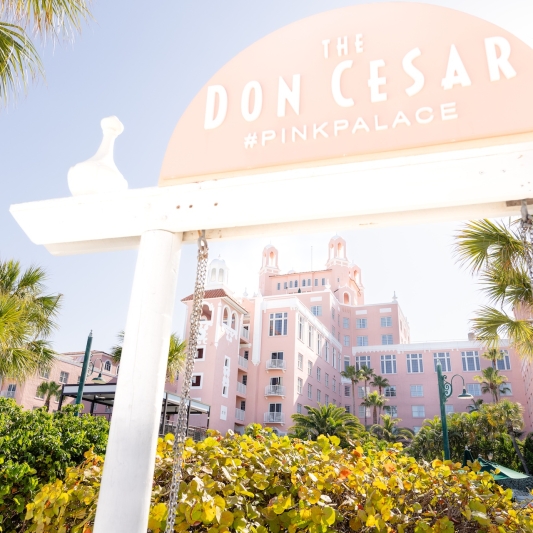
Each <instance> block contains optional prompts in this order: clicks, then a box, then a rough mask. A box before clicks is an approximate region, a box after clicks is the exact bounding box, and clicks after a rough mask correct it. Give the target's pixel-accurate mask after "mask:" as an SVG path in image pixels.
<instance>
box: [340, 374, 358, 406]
mask: <svg viewBox="0 0 533 533" xmlns="http://www.w3.org/2000/svg"><path fill="white" fill-rule="evenodd" d="M341 376H342V377H343V378H346V379H349V380H350V383H351V384H352V401H353V413H352V414H353V415H355V413H356V410H355V386H356V385H357V384H358V383H359V380H360V379H361V374H360V371H359V370H356V369H355V366H347V367H346V369H345V370H343V371H342V372H341Z"/></svg>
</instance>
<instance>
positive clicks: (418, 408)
mask: <svg viewBox="0 0 533 533" xmlns="http://www.w3.org/2000/svg"><path fill="white" fill-rule="evenodd" d="M412 412H413V418H425V416H426V408H425V406H424V405H413V406H412Z"/></svg>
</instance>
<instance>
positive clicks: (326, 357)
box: [324, 341, 329, 363]
mask: <svg viewBox="0 0 533 533" xmlns="http://www.w3.org/2000/svg"><path fill="white" fill-rule="evenodd" d="M324 355H325V359H326V363H329V342H328V341H326V344H325V346H324Z"/></svg>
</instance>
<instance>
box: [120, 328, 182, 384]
mask: <svg viewBox="0 0 533 533" xmlns="http://www.w3.org/2000/svg"><path fill="white" fill-rule="evenodd" d="M117 337H118V341H119V343H118V344H116V345H115V346H113V348H111V356H112V357H113V361H114V362H115V364H117V365H118V364H120V359H121V357H122V344H123V342H124V332H123V331H121V332H120V333H119V334H118V335H117ZM186 360H187V341H184V340H181V339H180V338H179V337H178V335H177V334H176V333H172V334H171V335H170V345H169V347H168V361H167V380H168V381H170V383H173V382H174V381H175V379H176V377H177V376H178V374H179V373H180V372H181V371H182V370H183V369H184V367H185V361H186Z"/></svg>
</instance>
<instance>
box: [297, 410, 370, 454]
mask: <svg viewBox="0 0 533 533" xmlns="http://www.w3.org/2000/svg"><path fill="white" fill-rule="evenodd" d="M305 409H306V410H307V414H306V415H304V414H300V413H298V414H294V415H292V419H293V420H294V422H295V424H294V426H292V427H291V428H289V431H290V435H291V436H292V437H296V438H300V439H309V440H316V439H317V438H318V437H319V436H320V435H326V436H328V437H332V436H336V437H338V438H339V439H340V441H341V446H343V447H345V446H347V445H348V440H349V439H352V438H354V437H356V436H357V435H358V434H359V433H361V432H362V431H363V430H364V428H363V426H362V425H361V423H360V422H359V420H358V419H357V418H356V417H355V416H354V415H352V414H350V413H347V412H346V410H345V409H343V408H342V407H337V406H336V405H333V404H329V405H319V406H318V407H309V406H308V405H306V406H305Z"/></svg>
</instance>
